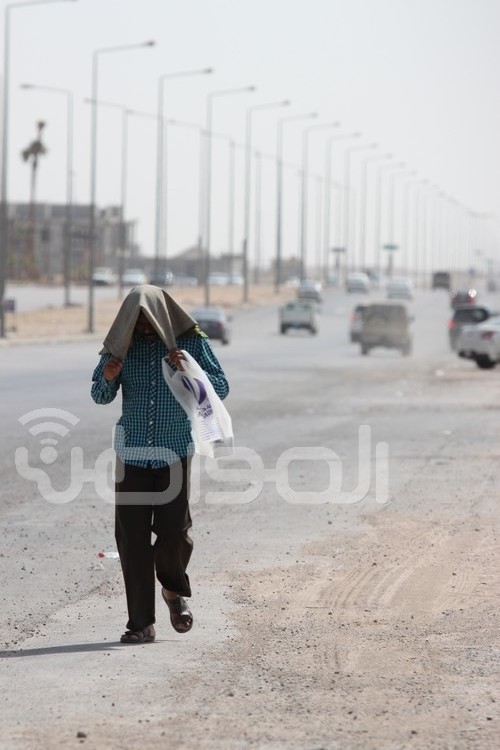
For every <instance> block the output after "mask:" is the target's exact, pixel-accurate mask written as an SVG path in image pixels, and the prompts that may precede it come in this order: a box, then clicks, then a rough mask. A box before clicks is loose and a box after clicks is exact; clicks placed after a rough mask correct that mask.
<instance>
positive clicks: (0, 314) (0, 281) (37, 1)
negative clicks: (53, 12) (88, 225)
mask: <svg viewBox="0 0 500 750" xmlns="http://www.w3.org/2000/svg"><path fill="white" fill-rule="evenodd" d="M56 2H57V3H64V2H75V0H27V1H26V2H22V3H15V4H13V3H9V4H8V5H6V6H5V9H4V65H3V96H2V153H1V169H2V175H1V181H0V183H1V184H0V338H4V337H5V335H6V331H5V309H4V299H5V286H6V281H7V259H8V253H9V248H8V227H7V224H8V217H7V203H8V185H7V176H8V144H9V83H10V69H9V66H10V11H11V10H16V9H17V8H25V7H27V6H36V5H48V4H49V3H56Z"/></svg>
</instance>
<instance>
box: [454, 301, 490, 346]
mask: <svg viewBox="0 0 500 750" xmlns="http://www.w3.org/2000/svg"><path fill="white" fill-rule="evenodd" d="M492 315H497V313H493V312H491V310H490V309H489V308H488V307H484V306H482V305H457V306H456V307H455V309H454V311H453V316H452V318H451V320H450V322H449V323H448V335H449V339H450V346H451V348H452V349H453V351H457V342H458V338H459V336H460V333H461V331H462V328H463V327H464V326H471V325H479V323H484V321H485V320H488V319H489V318H491V316H492Z"/></svg>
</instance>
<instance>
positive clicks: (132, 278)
mask: <svg viewBox="0 0 500 750" xmlns="http://www.w3.org/2000/svg"><path fill="white" fill-rule="evenodd" d="M147 283H148V278H147V276H146V274H145V273H144V271H143V270H142V268H127V270H126V271H125V272H124V273H123V275H122V285H123V286H140V285H141V284H147Z"/></svg>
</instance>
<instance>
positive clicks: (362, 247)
mask: <svg viewBox="0 0 500 750" xmlns="http://www.w3.org/2000/svg"><path fill="white" fill-rule="evenodd" d="M386 159H392V154H376V155H375V156H367V157H366V158H365V159H363V164H362V167H361V190H360V208H359V214H360V220H359V261H360V267H361V269H362V270H363V269H364V268H365V267H366V211H367V200H366V193H367V182H368V179H367V178H368V166H369V165H370V164H372V163H373V162H376V161H380V160H386Z"/></svg>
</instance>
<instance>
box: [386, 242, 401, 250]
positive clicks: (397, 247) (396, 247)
mask: <svg viewBox="0 0 500 750" xmlns="http://www.w3.org/2000/svg"><path fill="white" fill-rule="evenodd" d="M398 249H399V245H391V244H390V243H388V244H387V245H384V250H398Z"/></svg>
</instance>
